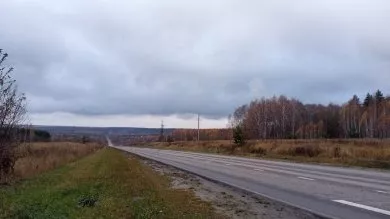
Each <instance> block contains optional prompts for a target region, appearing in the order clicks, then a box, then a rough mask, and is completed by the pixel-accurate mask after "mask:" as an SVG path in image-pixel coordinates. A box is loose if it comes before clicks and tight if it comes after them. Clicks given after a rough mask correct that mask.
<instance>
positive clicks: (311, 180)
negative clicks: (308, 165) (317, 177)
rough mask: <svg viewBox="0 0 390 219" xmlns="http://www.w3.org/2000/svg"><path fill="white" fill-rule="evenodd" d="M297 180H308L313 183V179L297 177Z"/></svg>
mask: <svg viewBox="0 0 390 219" xmlns="http://www.w3.org/2000/svg"><path fill="white" fill-rule="evenodd" d="M298 179H304V180H310V181H314V179H310V178H306V177H301V176H300V177H298Z"/></svg>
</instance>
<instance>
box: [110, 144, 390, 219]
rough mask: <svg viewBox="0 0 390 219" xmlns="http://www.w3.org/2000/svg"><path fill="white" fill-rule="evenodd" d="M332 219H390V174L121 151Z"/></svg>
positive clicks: (169, 152) (199, 155)
mask: <svg viewBox="0 0 390 219" xmlns="http://www.w3.org/2000/svg"><path fill="white" fill-rule="evenodd" d="M115 148H117V149H120V150H124V151H128V152H131V153H134V154H137V155H139V156H142V157H145V158H149V159H153V160H156V161H159V162H162V163H165V164H168V165H172V166H175V167H178V168H180V169H183V170H186V171H189V172H192V173H195V174H197V175H200V176H203V177H206V178H209V179H212V180H215V181H219V182H222V183H224V184H227V185H230V186H233V187H236V188H240V189H243V190H246V191H248V192H251V193H253V194H257V195H260V196H265V197H268V198H271V199H274V200H277V201H281V202H284V203H287V204H289V205H292V206H295V207H299V208H301V209H305V210H308V211H311V212H313V213H316V214H319V215H322V216H325V217H328V218H346V219H349V218H351V219H360V218H370V219H371V218H372V219H376V218H390V172H388V171H374V170H364V169H358V168H341V167H330V166H321V165H309V164H296V163H288V162H275V161H268V160H260V159H250V158H243V157H235V156H222V155H213V154H203V153H192V152H182V151H172V150H158V149H150V148H137V147H115Z"/></svg>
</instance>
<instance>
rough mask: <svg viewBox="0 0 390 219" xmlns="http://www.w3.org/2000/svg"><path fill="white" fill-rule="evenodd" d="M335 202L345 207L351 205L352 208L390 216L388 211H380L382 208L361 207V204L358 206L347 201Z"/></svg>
mask: <svg viewBox="0 0 390 219" xmlns="http://www.w3.org/2000/svg"><path fill="white" fill-rule="evenodd" d="M333 201H334V202H338V203H341V204H344V205H349V206H352V207H356V208H362V209H365V210H369V211H374V212H376V213H380V214H385V215H390V211H386V210H383V209H380V208H374V207H370V206H367V205H361V204H357V203H353V202H349V201H345V200H333Z"/></svg>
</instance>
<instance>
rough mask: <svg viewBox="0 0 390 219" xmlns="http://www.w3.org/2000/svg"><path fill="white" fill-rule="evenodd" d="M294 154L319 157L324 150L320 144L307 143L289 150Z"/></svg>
mask: <svg viewBox="0 0 390 219" xmlns="http://www.w3.org/2000/svg"><path fill="white" fill-rule="evenodd" d="M289 153H290V154H291V155H292V156H305V157H317V156H318V155H320V154H321V153H322V150H321V148H320V147H318V146H312V145H305V146H298V147H293V148H291V149H290V150H289Z"/></svg>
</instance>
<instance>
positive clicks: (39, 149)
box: [14, 142, 102, 179]
mask: <svg viewBox="0 0 390 219" xmlns="http://www.w3.org/2000/svg"><path fill="white" fill-rule="evenodd" d="M101 147H102V146H101V145H98V144H96V143H89V144H80V143H71V142H47V143H32V144H31V145H25V146H21V147H20V149H19V151H18V153H19V155H20V156H21V158H20V159H18V160H17V161H16V163H15V172H14V176H15V177H16V178H18V179H20V178H28V177H31V176H35V175H37V174H40V173H43V172H46V171H48V170H52V169H55V168H57V167H59V166H62V165H64V164H66V163H69V162H72V161H75V160H77V159H78V158H81V157H84V156H86V155H88V154H91V153H93V152H95V151H97V150H98V149H100V148H101Z"/></svg>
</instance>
